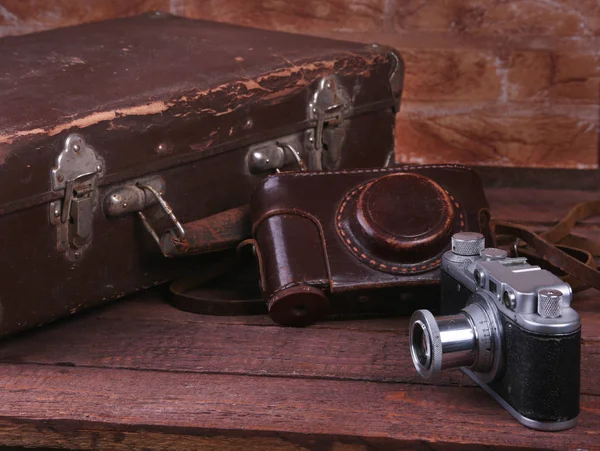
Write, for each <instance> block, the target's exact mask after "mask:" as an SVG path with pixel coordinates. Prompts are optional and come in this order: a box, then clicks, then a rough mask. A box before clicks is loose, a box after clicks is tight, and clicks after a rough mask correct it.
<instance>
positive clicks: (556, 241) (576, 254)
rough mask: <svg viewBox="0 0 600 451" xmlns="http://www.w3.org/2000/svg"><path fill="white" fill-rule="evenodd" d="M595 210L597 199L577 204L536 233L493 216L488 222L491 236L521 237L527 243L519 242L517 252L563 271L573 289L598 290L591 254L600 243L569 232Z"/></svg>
mask: <svg viewBox="0 0 600 451" xmlns="http://www.w3.org/2000/svg"><path fill="white" fill-rule="evenodd" d="M597 214H600V201H592V202H583V203H580V204H577V205H576V206H575V207H573V208H572V209H571V211H569V213H568V214H567V215H566V216H565V217H564V218H562V219H561V220H560V221H559V222H558V223H557V224H556V225H554V226H553V227H552V228H551V229H550V230H548V231H546V232H542V233H540V234H538V233H535V232H534V231H532V230H531V229H529V228H527V227H524V226H522V225H519V224H514V223H512V222H505V221H494V220H493V221H492V224H491V225H492V231H493V235H494V236H495V237H498V236H499V235H510V236H513V237H515V238H518V239H520V240H522V241H524V242H525V243H526V244H527V246H528V247H524V246H521V247H520V248H519V250H518V252H519V253H522V254H524V255H526V256H527V257H528V258H531V259H534V260H535V259H538V260H542V261H544V262H547V263H549V264H550V265H551V266H552V267H554V268H556V269H558V270H560V271H562V272H563V273H565V274H566V276H565V277H564V279H565V281H566V282H568V283H569V284H570V285H571V287H572V288H573V290H574V291H577V290H580V289H583V288H587V287H590V286H591V287H594V288H596V289H598V290H600V272H599V271H598V270H597V269H596V263H595V260H594V255H599V254H600V244H599V243H595V242H593V241H591V240H589V239H587V238H584V237H579V236H575V235H571V234H570V233H571V230H572V229H573V227H574V226H575V224H577V222H579V221H582V220H583V219H586V218H588V217H590V216H594V215H597Z"/></svg>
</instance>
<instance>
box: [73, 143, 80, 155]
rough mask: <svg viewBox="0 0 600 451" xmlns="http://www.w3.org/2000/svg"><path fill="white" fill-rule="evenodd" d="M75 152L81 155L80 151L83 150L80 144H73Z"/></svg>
mask: <svg viewBox="0 0 600 451" xmlns="http://www.w3.org/2000/svg"><path fill="white" fill-rule="evenodd" d="M73 150H74V151H75V152H77V153H79V151H80V150H81V147H80V146H79V144H73Z"/></svg>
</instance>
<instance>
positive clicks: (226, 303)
mask: <svg viewBox="0 0 600 451" xmlns="http://www.w3.org/2000/svg"><path fill="white" fill-rule="evenodd" d="M246 260H247V259H246V258H244V256H241V255H239V253H238V252H237V251H235V250H228V251H224V252H221V253H219V254H215V255H214V258H212V259H210V260H207V261H206V262H205V263H204V264H202V265H201V266H199V267H197V268H195V269H196V270H195V271H194V273H193V274H191V275H188V276H185V277H179V278H177V279H175V280H174V281H173V282H171V285H170V286H169V291H170V301H171V303H172V304H173V305H174V306H175V307H177V308H178V309H180V310H184V311H186V312H192V313H200V314H203V315H216V316H236V315H263V314H267V313H268V310H267V304H266V302H265V301H264V300H263V298H262V297H261V295H260V290H259V285H258V280H259V275H258V270H257V268H256V265H253V264H250V263H248V262H247V261H246Z"/></svg>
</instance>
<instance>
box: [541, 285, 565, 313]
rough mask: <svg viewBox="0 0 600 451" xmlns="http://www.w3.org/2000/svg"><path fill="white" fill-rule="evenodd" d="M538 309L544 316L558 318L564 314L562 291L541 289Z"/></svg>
mask: <svg viewBox="0 0 600 451" xmlns="http://www.w3.org/2000/svg"><path fill="white" fill-rule="evenodd" d="M537 311H538V315H540V316H542V317H544V318H558V317H559V316H560V315H561V314H562V293H561V292H560V291H558V290H547V289H544V290H540V291H539V293H538V308H537Z"/></svg>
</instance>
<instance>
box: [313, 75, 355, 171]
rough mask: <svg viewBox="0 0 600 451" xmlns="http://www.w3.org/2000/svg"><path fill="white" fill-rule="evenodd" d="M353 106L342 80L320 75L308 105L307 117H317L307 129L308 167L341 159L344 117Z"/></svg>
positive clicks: (323, 166) (324, 166)
mask: <svg viewBox="0 0 600 451" xmlns="http://www.w3.org/2000/svg"><path fill="white" fill-rule="evenodd" d="M351 108H352V103H351V101H350V97H349V95H348V93H347V92H346V90H345V89H344V87H343V86H342V84H341V83H340V82H339V80H337V78H336V77H334V76H332V75H328V76H325V77H323V78H321V79H320V80H319V82H318V87H317V89H316V90H315V92H314V94H313V95H312V98H311V101H310V102H309V105H308V119H309V120H311V121H315V120H316V125H315V128H314V129H311V130H308V132H307V137H306V139H307V141H308V143H307V148H308V149H310V150H311V152H309V155H310V160H309V163H308V165H309V167H310V168H311V169H313V168H314V169H317V170H322V169H336V168H337V167H338V166H339V163H340V160H341V157H342V155H341V151H342V144H343V142H344V137H345V134H346V130H345V127H344V119H345V118H346V117H348V115H349V112H350V110H351Z"/></svg>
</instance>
